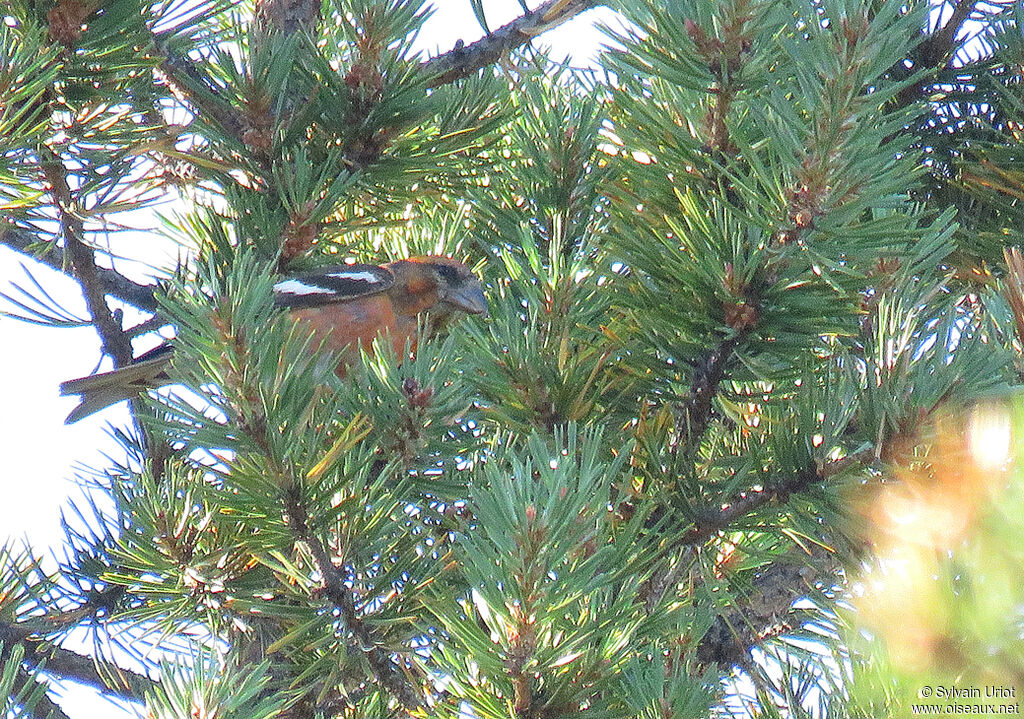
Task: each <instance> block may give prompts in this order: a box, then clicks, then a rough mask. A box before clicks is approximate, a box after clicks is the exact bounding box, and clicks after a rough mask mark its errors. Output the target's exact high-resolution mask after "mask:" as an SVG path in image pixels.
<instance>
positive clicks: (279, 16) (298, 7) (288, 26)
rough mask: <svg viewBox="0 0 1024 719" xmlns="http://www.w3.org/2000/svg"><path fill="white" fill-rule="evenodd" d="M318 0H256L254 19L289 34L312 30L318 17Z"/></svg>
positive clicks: (266, 26)
mask: <svg viewBox="0 0 1024 719" xmlns="http://www.w3.org/2000/svg"><path fill="white" fill-rule="evenodd" d="M320 6H321V2H320V0H256V21H257V23H259V24H260V25H261V26H263V27H264V28H273V29H274V30H277V31H279V32H283V33H285V34H288V35H291V34H293V33H296V32H302V31H308V30H312V29H314V28H315V27H316V24H317V22H318V21H319V19H320Z"/></svg>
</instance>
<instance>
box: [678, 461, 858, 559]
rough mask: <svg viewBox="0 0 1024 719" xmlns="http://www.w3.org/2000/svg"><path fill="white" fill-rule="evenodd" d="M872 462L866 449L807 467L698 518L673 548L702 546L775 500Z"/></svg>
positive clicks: (805, 489)
mask: <svg viewBox="0 0 1024 719" xmlns="http://www.w3.org/2000/svg"><path fill="white" fill-rule="evenodd" d="M874 458H875V450H874V449H873V448H868V449H864V450H861V451H859V452H855V453H854V454H851V455H848V456H846V457H843V458H842V459H839V460H836V461H835V462H830V463H828V464H826V465H824V466H822V467H809V468H807V469H805V470H803V471H802V472H797V473H796V474H794V475H793V476H792V477H789V478H787V479H784V480H781V481H779V482H774V483H772V484H770V485H766V486H765V487H763V488H762V489H756V490H753V489H752V490H749V491H747V492H745V493H743V494H741V495H740V496H738V497H736V498H735V499H734V500H733V501H731V502H730V503H729V504H727V505H725V506H723V507H722V508H721V509H720V510H719V511H717V512H716V513H714V514H712V515H706V516H704V517H701V518H699V519H698V520H696V521H695V522H694V524H693V527H691V528H690V529H689V531H687V532H686V533H685V534H683V536H682V538H681V539H680V540H679V542H678V543H677V545H689V546H694V545H697V544H702V543H704V542H705V541H707V540H708V539H710V538H711V537H712V536H714V535H715V534H717V533H718V532H720V531H722V530H724V529H726V528H728V527H729V526H730V525H731V524H732V523H733V522H735V521H736V520H738V519H741V518H743V517H745V516H747V515H748V514H750V513H751V512H753V511H755V510H757V509H760V508H761V507H763V506H765V505H766V504H768V503H770V502H772V501H773V500H775V499H780V500H785V499H787V498H788V497H789V495H791V494H799V493H800V492H805V491H807V490H808V489H809V488H810V487H811V486H813V485H815V484H817V483H818V482H823V481H825V480H827V479H829V478H831V477H834V476H835V475H837V474H839V473H840V472H842V471H845V470H846V469H848V468H850V467H855V466H859V465H863V464H864V463H866V462H869V461H871V460H873V459H874Z"/></svg>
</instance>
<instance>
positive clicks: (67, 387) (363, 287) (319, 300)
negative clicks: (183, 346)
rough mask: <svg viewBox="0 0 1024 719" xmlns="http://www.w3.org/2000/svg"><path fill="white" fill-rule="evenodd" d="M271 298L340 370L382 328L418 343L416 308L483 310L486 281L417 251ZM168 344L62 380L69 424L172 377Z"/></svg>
mask: <svg viewBox="0 0 1024 719" xmlns="http://www.w3.org/2000/svg"><path fill="white" fill-rule="evenodd" d="M273 289H274V305H275V306H276V307H278V308H281V309H284V310H287V311H288V313H289V315H290V316H291V317H292V318H293V319H294V320H295V322H296V323H297V324H298V325H300V326H301V327H305V328H306V331H307V332H308V336H309V337H310V339H311V340H312V341H311V343H310V346H313V347H317V346H322V347H323V348H324V349H325V350H327V351H328V352H329V353H331V354H332V355H334V356H335V357H336V358H337V367H336V369H335V373H336V374H337V375H338V376H339V377H344V376H345V373H346V372H347V371H348V369H349V367H350V366H351V365H352V364H354V363H355V362H357V361H358V360H359V356H360V355H359V348H360V347H362V348H363V350H364V351H372V341H373V340H374V338H376V337H377V336H378V335H386V336H387V337H388V339H389V340H390V343H391V345H392V347H393V348H394V350H395V352H396V354H401V353H402V352H403V351H404V349H405V346H406V343H407V342H408V343H410V346H411V348H412V350H413V351H415V349H416V340H417V331H418V328H419V326H420V324H419V323H420V315H421V314H423V313H424V312H428V311H429V313H430V316H431V326H432V327H433V328H437V327H439V326H441V325H443V324H444V323H446V322H447V321H449V320H450V319H451V318H452V317H453V316H454V315H455V314H456V313H458V312H464V313H467V314H474V315H485V316H486V314H487V299H486V297H485V296H484V291H483V286H482V285H481V284H480V280H479V279H477V277H476V275H474V274H473V271H472V270H471V269H470V268H469V267H468V266H467V265H465V264H463V263H462V262H459V261H458V260H455V259H452V258H450V257H443V256H438V255H421V256H418V257H410V258H409V259H404V260H397V261H395V262H390V263H388V264H384V265H373V264H345V265H328V266H325V267H320V268H318V269H316V270H314V271H312V272H307V273H304V274H300V275H294V276H291V277H287V278H285V279H282V280H280V281H278V282H277V283H275V284H274V288H273ZM173 349H174V348H173V346H172V345H171V344H165V345H162V346H160V347H157V348H156V349H154V350H151V351H150V352H147V353H145V354H143V355H141V356H139V357H137V358H135V360H134V361H133V362H132V363H131V364H130V365H127V366H125V367H121V368H118V369H115V370H111V371H109V372H103V373H100V374H94V375H89V376H87V377H80V378H78V379H72V380H68V381H66V382H63V383H61V385H60V390H61V395H64V396H68V395H79V396H80V398H81V399H80V402H79V404H78V406H76V407H75V408H74V409H73V410H72V411H71V413H70V414H69V415H68V416H67V419H66V420H65V423H66V424H73V423H75V422H77V421H79V420H81V419H83V418H85V417H88V416H89V415H91V414H93V413H94V412H97V411H99V410H101V409H104V408H105V407H108V406H110V405H112V404H115V403H117V402H120V401H121V400H125V399H132V398H134V397H136V396H137V395H139V394H140V393H142V392H145V391H147V390H150V389H153V388H155V387H159V386H161V385H162V384H167V383H169V382H170V378H169V376H168V374H167V369H168V367H169V366H170V363H171V359H172V357H173Z"/></svg>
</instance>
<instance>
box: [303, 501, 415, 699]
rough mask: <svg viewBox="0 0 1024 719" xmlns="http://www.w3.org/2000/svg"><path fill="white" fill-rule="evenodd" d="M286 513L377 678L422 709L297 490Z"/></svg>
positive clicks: (392, 691)
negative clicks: (312, 527) (365, 616)
mask: <svg viewBox="0 0 1024 719" xmlns="http://www.w3.org/2000/svg"><path fill="white" fill-rule="evenodd" d="M285 512H286V516H287V518H288V522H289V524H290V525H291V527H292V531H293V532H294V534H295V538H296V540H297V542H299V543H301V544H302V545H304V546H305V548H306V550H307V551H308V552H309V554H310V556H311V557H312V558H313V566H314V568H315V569H316V571H317V572H318V573H319V574H320V576H321V577H322V578H323V579H322V581H323V592H324V595H325V596H326V597H327V598H328V599H329V600H330V601H331V603H332V604H334V606H335V607H336V608H337V609H338V611H339V612H340V613H341V618H342V620H343V621H344V622H345V626H346V628H347V629H348V630H349V631H350V632H352V636H353V637H355V639H356V642H357V643H358V645H359V649H360V650H362V652H363V655H364V656H365V657H366V660H367V662H368V663H369V665H370V669H371V671H372V672H373V676H374V677H375V678H376V679H377V681H379V682H380V683H381V686H383V687H384V688H385V689H386V690H387V691H388V692H389V693H390V694H391V695H392V696H393V697H395V699H397V700H398V701H399V703H400V704H401V705H402V706H403V707H404V708H405V709H406V710H408V711H410V712H412V711H414V710H416V709H417V708H420V707H421V706H422V700H421V698H420V696H419V695H418V694H417V692H416V690H415V689H414V688H413V687H412V685H411V684H410V683H409V681H408V679H407V678H406V677H405V675H404V674H402V673H401V672H400V671H399V669H398V667H397V666H396V665H395V663H394V662H393V661H391V657H390V656H388V653H387V652H385V651H384V650H383V649H381V648H380V647H379V646H377V645H376V644H375V643H374V641H373V638H372V637H371V636H370V632H369V630H368V629H367V627H366V625H365V624H364V623H363V621H362V619H361V618H360V617H359V614H358V613H357V611H356V606H355V602H354V601H353V599H352V593H351V592H350V591H349V589H348V587H347V586H346V580H345V576H344V575H343V574H342V572H341V571H339V570H338V568H337V567H335V566H334V564H333V563H332V562H331V560H330V557H329V556H328V555H327V550H326V548H325V547H324V545H323V543H321V542H320V540H319V539H318V538H317V537H316V536H315V535H314V534H313V533H312V532H311V531H310V529H309V523H308V517H307V515H306V511H305V509H304V508H303V507H302V505H301V503H300V501H299V497H298V496H297V493H296V492H295V491H291V492H289V493H288V495H287V498H286V500H285Z"/></svg>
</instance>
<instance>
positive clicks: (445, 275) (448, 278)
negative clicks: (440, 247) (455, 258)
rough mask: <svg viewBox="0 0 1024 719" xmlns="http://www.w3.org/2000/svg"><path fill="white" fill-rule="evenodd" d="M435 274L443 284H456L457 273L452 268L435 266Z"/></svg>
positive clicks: (457, 279)
mask: <svg viewBox="0 0 1024 719" xmlns="http://www.w3.org/2000/svg"><path fill="white" fill-rule="evenodd" d="M435 267H436V269H437V274H438V275H440V276H441V279H442V280H444V281H445V282H458V281H459V271H458V270H457V269H455V268H454V267H450V266H448V265H436V266H435Z"/></svg>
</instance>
